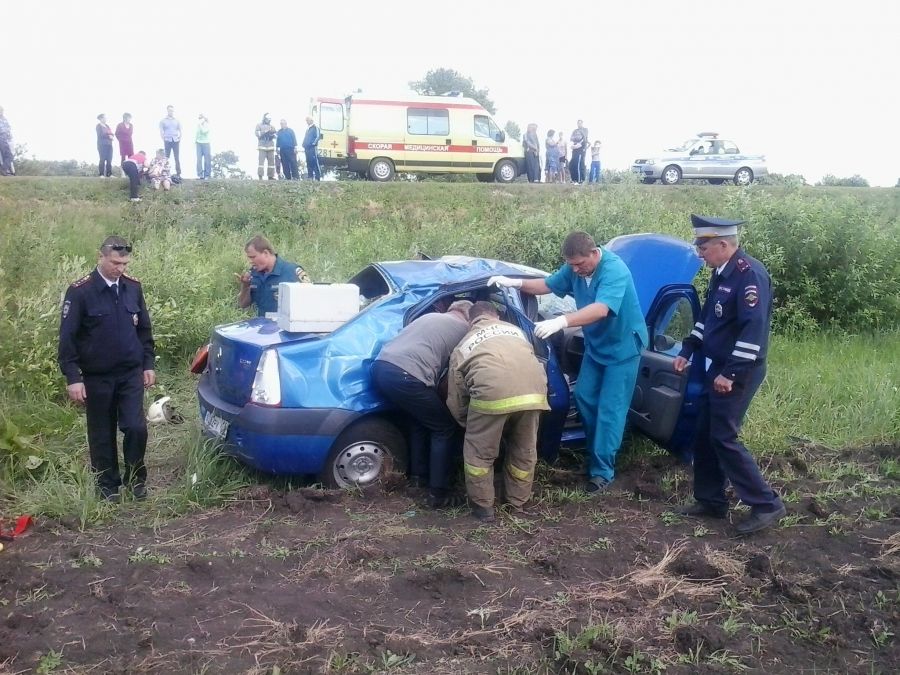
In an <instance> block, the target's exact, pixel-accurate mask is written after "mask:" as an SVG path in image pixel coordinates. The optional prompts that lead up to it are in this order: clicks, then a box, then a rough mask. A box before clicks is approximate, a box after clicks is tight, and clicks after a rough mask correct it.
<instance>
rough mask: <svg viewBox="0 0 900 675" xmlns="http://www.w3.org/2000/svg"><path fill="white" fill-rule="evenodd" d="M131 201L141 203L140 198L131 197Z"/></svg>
mask: <svg viewBox="0 0 900 675" xmlns="http://www.w3.org/2000/svg"><path fill="white" fill-rule="evenodd" d="M131 201H133V202H139V201H141V198H140V197H132V198H131Z"/></svg>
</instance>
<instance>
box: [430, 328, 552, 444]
mask: <svg viewBox="0 0 900 675" xmlns="http://www.w3.org/2000/svg"><path fill="white" fill-rule="evenodd" d="M447 407H448V408H449V409H450V412H451V413H452V414H453V417H455V418H456V421H457V422H459V423H460V424H462V425H463V426H465V423H466V417H467V415H468V411H469V409H470V408H471V410H473V411H477V412H480V413H482V414H485V415H506V414H508V413H512V412H518V411H520V410H549V409H550V406H549V405H547V374H546V372H544V366H543V365H542V364H541V362H540V361H538V359H537V357H536V356H535V355H534V347H532V345H531V342H530V341H529V340H528V338H527V337H526V336H525V333H523V332H522V331H521V330H520V329H519V328H517V327H516V326H513V325H512V324H508V323H504V322H503V321H500V320H499V319H495V318H493V317H490V316H482V317H479V318H478V319H476V320H475V322H474V323H473V324H472V330H470V331H469V332H468V333H467V334H466V336H465V337H464V338H463V339H462V341H461V342H460V343H459V344H458V345H457V347H456V349H454V350H453V353H452V354H451V355H450V374H449V386H448V388H447Z"/></svg>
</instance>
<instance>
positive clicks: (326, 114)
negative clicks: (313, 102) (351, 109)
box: [319, 103, 344, 131]
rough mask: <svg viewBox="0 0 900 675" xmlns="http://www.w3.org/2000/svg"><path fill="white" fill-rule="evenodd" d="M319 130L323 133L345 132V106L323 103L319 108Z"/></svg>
mask: <svg viewBox="0 0 900 675" xmlns="http://www.w3.org/2000/svg"><path fill="white" fill-rule="evenodd" d="M319 129H321V130H322V131H343V130H344V106H342V105H341V104H340V103H322V104H321V105H320V106H319Z"/></svg>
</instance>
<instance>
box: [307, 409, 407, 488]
mask: <svg viewBox="0 0 900 675" xmlns="http://www.w3.org/2000/svg"><path fill="white" fill-rule="evenodd" d="M406 457H407V450H406V440H405V439H404V438H403V434H402V433H400V430H399V429H397V427H395V426H394V425H393V424H391V423H390V422H388V421H386V420H382V419H367V420H362V421H361V422H357V423H356V424H354V425H352V426H350V427H349V428H347V429H345V430H344V431H343V432H342V433H341V435H340V436H338V437H337V440H336V441H335V442H334V445H333V446H332V449H331V452H330V453H329V455H328V461H326V462H325V467H324V468H323V469H322V472H321V473H320V474H319V480H320V481H321V482H322V484H323V485H325V486H327V487H330V488H350V487H355V486H356V487H366V486H368V485H372V484H373V483H375V482H377V481H379V480H382V479H383V478H384V477H385V476H387V475H389V474H392V473H395V472H402V471H405V470H406Z"/></svg>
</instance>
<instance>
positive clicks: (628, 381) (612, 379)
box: [575, 355, 641, 480]
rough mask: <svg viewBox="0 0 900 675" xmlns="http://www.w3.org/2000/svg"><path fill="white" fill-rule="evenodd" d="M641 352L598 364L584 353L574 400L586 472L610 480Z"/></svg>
mask: <svg viewBox="0 0 900 675" xmlns="http://www.w3.org/2000/svg"><path fill="white" fill-rule="evenodd" d="M640 361H641V358H640V356H637V355H636V356H634V358H631V359H628V360H627V361H623V362H621V363H615V364H612V365H607V366H604V365H601V364H599V363H597V362H596V361H594V360H592V359H591V358H590V357H588V356H585V357H584V361H582V363H581V370H580V371H579V373H578V382H576V384H575V404H576V405H577V406H578V412H579V414H580V415H581V420H582V423H583V424H584V432H585V437H586V438H585V440H586V443H587V459H588V476H589V477H591V478H594V477H595V476H601V477H603V478H605V479H606V480H612V479H613V478H615V475H616V455H617V454H618V452H619V446H620V445H622V434H623V433H624V431H625V419H626V417H627V416H628V406H629V404H630V403H631V397H632V396H633V395H634V385H635V382H637V374H638V366H639V365H640Z"/></svg>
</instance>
